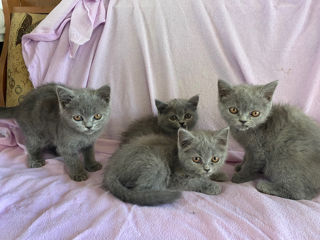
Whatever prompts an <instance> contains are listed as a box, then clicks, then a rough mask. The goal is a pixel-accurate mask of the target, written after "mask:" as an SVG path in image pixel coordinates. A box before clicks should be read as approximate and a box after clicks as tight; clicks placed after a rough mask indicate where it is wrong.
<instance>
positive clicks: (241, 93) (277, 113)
mask: <svg viewBox="0 0 320 240" xmlns="http://www.w3.org/2000/svg"><path fill="white" fill-rule="evenodd" d="M276 86H277V82H271V83H269V84H267V85H238V86H234V87H232V86H230V85H229V84H228V83H226V82H224V81H222V80H219V82H218V89H219V108H220V112H221V114H222V116H223V118H224V119H225V120H226V121H227V122H228V123H229V125H230V130H231V134H232V135H233V136H234V138H235V139H236V140H237V141H238V142H239V143H240V144H241V145H242V147H243V148H244V149H245V156H244V160H243V162H242V163H241V164H240V165H238V166H237V167H236V171H237V173H235V174H234V175H233V177H232V181H233V182H235V183H242V182H246V181H250V180H254V179H257V178H260V176H263V177H264V178H265V179H263V180H262V179H260V180H258V182H257V185H256V188H257V189H258V190H259V191H260V192H263V193H267V194H271V195H276V196H279V197H283V198H289V199H311V198H313V197H315V196H316V195H317V194H318V193H319V191H320V128H319V126H318V124H317V123H316V122H315V121H313V120H311V119H310V118H309V117H308V116H306V115H305V114H304V113H303V112H302V111H300V110H298V109H297V108H295V107H292V106H289V105H278V104H277V105H272V101H271V100H272V95H273V92H274V90H275V88H276ZM230 107H236V108H237V109H238V113H237V114H232V113H231V112H230V111H229V108H230ZM252 111H259V112H260V115H259V116H257V117H253V116H251V115H250V113H251V112H252ZM240 121H246V122H243V123H241V122H240Z"/></svg>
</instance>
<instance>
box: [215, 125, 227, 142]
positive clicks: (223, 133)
mask: <svg viewBox="0 0 320 240" xmlns="http://www.w3.org/2000/svg"><path fill="white" fill-rule="evenodd" d="M229 129H230V128H229V127H226V128H223V129H221V130H218V131H216V132H215V136H216V137H217V139H218V144H220V145H223V146H226V145H227V144H228V136H229Z"/></svg>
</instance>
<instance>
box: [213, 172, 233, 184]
mask: <svg viewBox="0 0 320 240" xmlns="http://www.w3.org/2000/svg"><path fill="white" fill-rule="evenodd" d="M210 179H211V180H213V181H217V182H226V181H228V180H229V178H228V176H227V174H225V173H224V172H218V173H214V174H212V175H211V176H210Z"/></svg>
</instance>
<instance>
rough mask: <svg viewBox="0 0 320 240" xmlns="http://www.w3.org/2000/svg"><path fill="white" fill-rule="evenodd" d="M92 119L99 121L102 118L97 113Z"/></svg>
mask: <svg viewBox="0 0 320 240" xmlns="http://www.w3.org/2000/svg"><path fill="white" fill-rule="evenodd" d="M93 117H94V119H95V120H100V119H101V118H102V115H101V114H100V113H97V114H95V115H94V116H93Z"/></svg>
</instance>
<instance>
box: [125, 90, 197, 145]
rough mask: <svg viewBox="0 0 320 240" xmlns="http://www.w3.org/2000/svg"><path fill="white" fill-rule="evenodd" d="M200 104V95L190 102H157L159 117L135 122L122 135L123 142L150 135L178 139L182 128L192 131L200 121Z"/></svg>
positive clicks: (174, 100)
mask: <svg viewBox="0 0 320 240" xmlns="http://www.w3.org/2000/svg"><path fill="white" fill-rule="evenodd" d="M198 102H199V96H198V95H196V96H193V97H192V98H190V99H189V100H186V99H173V100H171V101H169V102H168V103H164V102H161V101H159V100H155V104H156V107H157V109H158V116H156V117H155V116H149V117H145V118H142V119H139V120H137V121H134V122H133V123H132V124H131V125H129V127H128V129H127V130H126V131H124V132H123V133H122V138H121V142H122V143H127V142H129V141H130V140H131V139H132V138H135V137H137V136H142V135H147V134H150V133H155V134H165V135H169V136H174V137H176V136H177V131H178V129H179V128H180V127H182V128H185V129H189V130H191V129H192V128H193V127H194V125H195V124H196V122H197V120H198V113H197V106H198Z"/></svg>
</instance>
